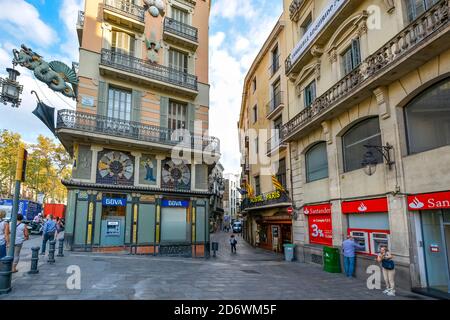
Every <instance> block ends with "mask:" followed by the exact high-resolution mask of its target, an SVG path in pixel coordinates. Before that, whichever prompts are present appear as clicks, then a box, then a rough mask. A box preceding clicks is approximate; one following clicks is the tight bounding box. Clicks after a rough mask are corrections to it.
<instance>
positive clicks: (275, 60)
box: [272, 45, 280, 75]
mask: <svg viewBox="0 0 450 320" xmlns="http://www.w3.org/2000/svg"><path fill="white" fill-rule="evenodd" d="M279 68H280V53H279V50H278V45H277V46H276V47H275V48H274V49H273V50H272V75H273V74H274V73H275V72H277V71H278V69H279Z"/></svg>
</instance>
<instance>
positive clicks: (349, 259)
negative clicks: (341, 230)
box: [342, 235, 364, 278]
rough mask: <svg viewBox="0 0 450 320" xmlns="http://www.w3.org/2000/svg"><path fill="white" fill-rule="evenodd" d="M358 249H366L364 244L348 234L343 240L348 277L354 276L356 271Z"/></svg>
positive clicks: (345, 268)
mask: <svg viewBox="0 0 450 320" xmlns="http://www.w3.org/2000/svg"><path fill="white" fill-rule="evenodd" d="M356 250H364V246H361V245H359V244H358V243H356V241H355V239H354V238H353V237H352V236H351V235H348V236H347V239H346V240H344V241H343V242H342V252H343V253H344V270H345V274H346V275H347V277H349V278H351V277H353V274H354V273H355V260H356V254H355V252H356Z"/></svg>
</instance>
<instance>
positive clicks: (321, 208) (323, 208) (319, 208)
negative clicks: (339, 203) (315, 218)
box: [303, 203, 331, 215]
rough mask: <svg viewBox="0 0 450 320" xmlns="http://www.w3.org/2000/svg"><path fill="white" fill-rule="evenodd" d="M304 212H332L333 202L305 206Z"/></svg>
mask: <svg viewBox="0 0 450 320" xmlns="http://www.w3.org/2000/svg"><path fill="white" fill-rule="evenodd" d="M303 213H304V214H306V215H311V214H331V203H325V204H319V205H315V206H304V207H303Z"/></svg>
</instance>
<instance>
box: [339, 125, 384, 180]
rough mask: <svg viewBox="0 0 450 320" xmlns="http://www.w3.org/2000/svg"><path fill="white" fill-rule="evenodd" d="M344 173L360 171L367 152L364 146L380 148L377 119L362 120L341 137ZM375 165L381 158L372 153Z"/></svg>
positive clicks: (378, 154) (379, 155)
mask: <svg viewBox="0 0 450 320" xmlns="http://www.w3.org/2000/svg"><path fill="white" fill-rule="evenodd" d="M342 144H343V148H342V149H343V155H344V172H349V171H353V170H357V169H361V168H362V165H361V162H362V160H363V158H364V155H365V153H366V152H367V151H368V150H367V148H365V147H364V145H377V146H381V132H380V124H379V122H378V118H370V119H367V120H363V121H361V122H359V123H358V124H356V125H354V126H353V127H352V128H351V129H349V130H348V131H347V132H346V133H345V134H344V136H343V137H342ZM373 155H374V157H375V159H376V160H377V163H382V162H383V156H382V155H381V154H380V153H379V152H376V151H374V152H373Z"/></svg>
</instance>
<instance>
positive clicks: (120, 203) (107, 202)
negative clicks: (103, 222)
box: [102, 198, 127, 207]
mask: <svg viewBox="0 0 450 320" xmlns="http://www.w3.org/2000/svg"><path fill="white" fill-rule="evenodd" d="M102 204H103V205H104V206H113V207H125V206H126V205H127V199H123V198H103V201H102Z"/></svg>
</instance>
